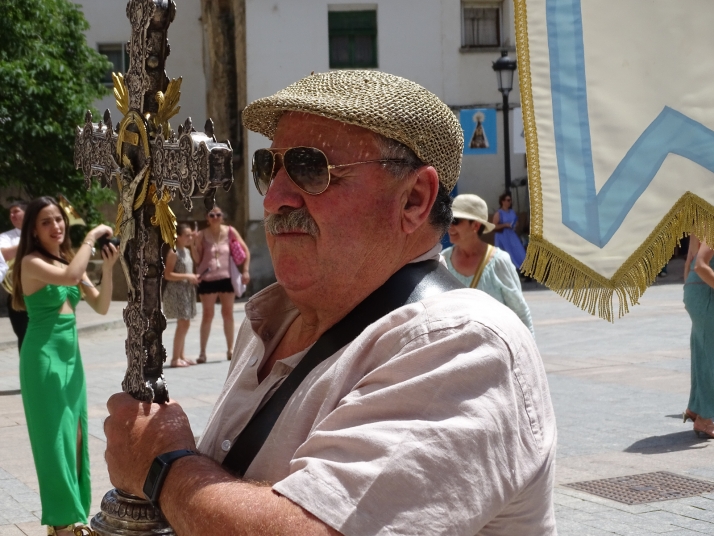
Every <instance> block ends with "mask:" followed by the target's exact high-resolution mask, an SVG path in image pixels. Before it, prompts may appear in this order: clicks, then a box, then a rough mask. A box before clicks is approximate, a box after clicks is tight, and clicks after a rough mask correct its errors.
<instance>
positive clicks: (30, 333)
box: [13, 197, 119, 536]
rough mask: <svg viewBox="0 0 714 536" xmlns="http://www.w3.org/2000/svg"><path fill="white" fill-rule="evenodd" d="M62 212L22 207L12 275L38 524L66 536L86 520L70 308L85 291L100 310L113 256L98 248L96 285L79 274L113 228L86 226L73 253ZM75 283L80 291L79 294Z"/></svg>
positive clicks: (78, 369) (81, 410)
mask: <svg viewBox="0 0 714 536" xmlns="http://www.w3.org/2000/svg"><path fill="white" fill-rule="evenodd" d="M68 230H69V225H68V222H67V216H66V215H65V213H64V211H63V210H62V209H61V208H60V206H59V205H58V204H57V202H56V201H55V200H54V199H53V198H51V197H40V198H38V199H35V200H34V201H32V202H31V203H30V204H29V205H28V206H27V210H26V212H25V219H24V221H23V224H22V232H21V234H20V243H19V246H18V251H17V256H16V261H15V270H14V273H13V284H14V289H15V292H14V293H13V307H15V309H18V310H22V309H27V312H28V313H29V316H30V322H29V325H28V328H27V335H26V337H25V342H24V344H23V345H22V350H21V352H20V388H21V391H22V403H23V406H24V408H25V417H26V419H27V429H28V433H29V435H30V444H31V445H32V456H33V458H34V460H35V469H36V470H37V478H38V481H39V484H40V499H41V501H42V523H43V524H44V525H48V534H57V535H62V536H64V535H71V534H73V532H72V526H73V525H74V523H76V522H86V520H87V516H88V514H89V507H90V503H91V491H90V482H89V450H88V446H87V393H86V385H85V381H84V370H83V368H82V359H81V356H80V354H79V344H78V341H77V326H76V322H75V315H74V310H75V307H76V306H77V303H78V302H79V299H80V294H82V293H83V294H84V298H85V300H86V301H87V303H88V304H89V305H90V306H91V307H92V308H93V309H94V310H95V311H97V312H98V313H100V314H106V313H107V310H108V309H109V303H110V300H111V295H112V267H113V265H114V263H115V262H116V260H117V259H118V257H119V254H118V252H117V249H116V248H115V247H114V246H113V245H112V244H108V245H106V246H104V248H103V250H102V258H103V259H104V263H103V266H102V285H101V290H97V289H96V288H95V287H94V285H92V283H91V282H90V281H89V278H88V277H87V274H86V269H87V263H88V262H89V259H90V257H91V255H92V249H93V246H94V242H95V241H96V240H97V239H99V238H100V237H102V236H111V235H112V229H111V228H110V227H108V226H106V225H99V226H97V227H95V228H94V229H92V230H91V231H90V232H89V233H88V234H87V237H86V239H85V240H84V242H83V243H82V245H81V246H80V247H79V249H78V250H77V252H76V253H73V252H72V249H71V244H70V239H69V234H68V232H67V231H68ZM80 285H81V289H82V292H80Z"/></svg>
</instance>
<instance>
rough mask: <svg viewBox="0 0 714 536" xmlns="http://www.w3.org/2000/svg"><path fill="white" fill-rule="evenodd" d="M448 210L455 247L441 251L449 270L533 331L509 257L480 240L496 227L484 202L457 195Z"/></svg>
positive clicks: (476, 198) (475, 197)
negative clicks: (516, 316) (507, 310)
mask: <svg viewBox="0 0 714 536" xmlns="http://www.w3.org/2000/svg"><path fill="white" fill-rule="evenodd" d="M451 210H452V212H453V215H454V220H453V221H452V223H451V227H449V240H451V243H452V244H454V246H453V247H450V248H447V249H445V250H444V251H442V253H441V255H442V257H443V258H444V260H445V261H446V266H447V267H448V268H449V271H450V272H451V273H452V274H454V275H455V276H456V278H457V279H458V280H459V281H461V282H462V283H463V284H464V285H466V286H467V287H471V288H475V289H478V290H482V291H484V292H485V293H486V294H488V295H489V296H491V297H492V298H495V299H497V300H498V301H500V302H501V303H502V304H504V305H505V306H506V307H508V308H509V309H511V310H512V311H513V312H514V313H516V314H517V315H518V318H520V319H521V321H522V322H523V323H524V324H525V325H526V327H527V328H528V329H529V330H530V331H531V333H534V332H533V321H532V320H531V311H530V309H529V308H528V304H527V303H526V300H525V298H524V297H523V292H522V291H521V280H520V279H519V277H518V272H516V269H515V268H514V267H513V264H512V263H511V258H510V257H509V256H508V253H506V252H505V251H503V250H501V249H499V248H497V247H494V246H492V245H490V244H487V243H486V242H484V241H483V240H481V236H482V235H483V234H484V233H490V232H491V231H493V230H494V228H495V225H494V224H493V223H489V221H488V206H487V205H486V202H485V201H484V200H483V199H481V198H480V197H479V196H477V195H473V194H462V195H457V196H456V197H455V198H454V203H453V205H452V207H451Z"/></svg>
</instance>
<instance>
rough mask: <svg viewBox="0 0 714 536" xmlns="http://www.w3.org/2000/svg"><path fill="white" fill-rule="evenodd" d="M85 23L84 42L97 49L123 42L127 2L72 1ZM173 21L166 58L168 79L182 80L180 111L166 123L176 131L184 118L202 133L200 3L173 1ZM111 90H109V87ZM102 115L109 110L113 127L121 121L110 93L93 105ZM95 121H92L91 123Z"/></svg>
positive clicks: (127, 30) (126, 30)
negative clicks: (103, 45) (100, 46)
mask: <svg viewBox="0 0 714 536" xmlns="http://www.w3.org/2000/svg"><path fill="white" fill-rule="evenodd" d="M76 1H77V3H78V4H80V5H81V6H82V11H83V12H84V16H85V18H86V19H87V21H88V22H89V30H88V31H87V43H88V44H89V46H90V47H93V48H94V49H95V50H97V48H98V46H99V45H100V44H105V43H126V42H127V41H129V38H130V37H131V25H130V24H129V19H128V18H127V16H126V5H127V2H125V1H123V0H76ZM176 3H177V9H176V18H175V19H174V22H173V23H172V24H171V26H169V32H168V38H169V45H170V47H171V54H170V55H169V57H168V58H167V59H166V74H167V75H168V76H169V78H178V77H179V76H181V77H183V81H182V83H181V101H180V103H179V104H180V106H181V110H180V111H179V113H178V115H177V116H175V117H174V118H173V119H172V120H171V121H170V122H171V126H172V127H173V128H174V129H176V128H178V125H179V124H180V123H183V122H184V120H185V119H186V118H187V117H191V119H192V120H193V122H194V126H195V127H196V129H198V130H203V125H204V123H205V122H206V79H205V76H204V70H203V28H202V26H201V0H177V2H176ZM109 89H110V90H111V88H109ZM94 105H95V107H96V108H97V109H98V110H99V111H100V113H102V114H103V113H104V110H105V109H107V108H109V111H110V112H111V114H112V120H113V121H114V124H116V123H117V121H118V120H119V119H120V118H121V114H120V112H119V110H117V107H116V101H115V100H114V96H113V93H112V92H111V91H110V93H109V94H108V95H107V96H106V97H104V98H103V99H100V100H98V101H96V102H95V103H94ZM96 120H97V118H95V121H96Z"/></svg>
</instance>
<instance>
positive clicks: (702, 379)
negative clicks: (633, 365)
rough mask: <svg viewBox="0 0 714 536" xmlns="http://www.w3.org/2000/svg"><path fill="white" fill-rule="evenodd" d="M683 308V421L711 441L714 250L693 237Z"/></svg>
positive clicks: (713, 433)
mask: <svg viewBox="0 0 714 536" xmlns="http://www.w3.org/2000/svg"><path fill="white" fill-rule="evenodd" d="M684 307H685V308H686V309H687V312H688V313H689V317H690V318H691V319H692V334H691V336H690V339H689V340H690V351H691V356H692V373H691V387H690V391H689V402H688V403H687V409H686V410H685V411H684V422H687V420H691V421H693V422H694V431H695V432H696V433H697V435H699V436H701V437H713V438H714V422H713V421H712V418H714V251H713V250H712V248H710V247H709V245H707V244H706V243H704V242H700V240H699V239H698V238H697V237H695V236H694V235H692V236H691V237H690V241H689V253H688V255H687V264H686V266H685V283H684Z"/></svg>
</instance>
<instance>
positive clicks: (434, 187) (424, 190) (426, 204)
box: [402, 166, 439, 234]
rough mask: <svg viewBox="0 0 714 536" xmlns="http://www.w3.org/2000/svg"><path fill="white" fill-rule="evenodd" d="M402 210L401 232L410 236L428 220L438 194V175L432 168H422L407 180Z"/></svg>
mask: <svg viewBox="0 0 714 536" xmlns="http://www.w3.org/2000/svg"><path fill="white" fill-rule="evenodd" d="M407 181H408V184H409V187H408V188H407V190H406V192H405V196H404V207H403V208H402V230H403V231H404V232H405V233H407V234H411V233H413V232H414V231H416V230H417V229H419V228H420V227H421V226H422V225H423V224H424V223H425V222H428V220H429V213H430V212H431V207H432V206H434V202H435V201H436V195H437V193H438V192H439V175H438V174H437V172H436V170H435V169H434V168H433V167H432V166H422V167H421V168H419V169H418V170H416V171H415V172H414V173H413V174H412V176H411V177H409V179H407Z"/></svg>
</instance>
